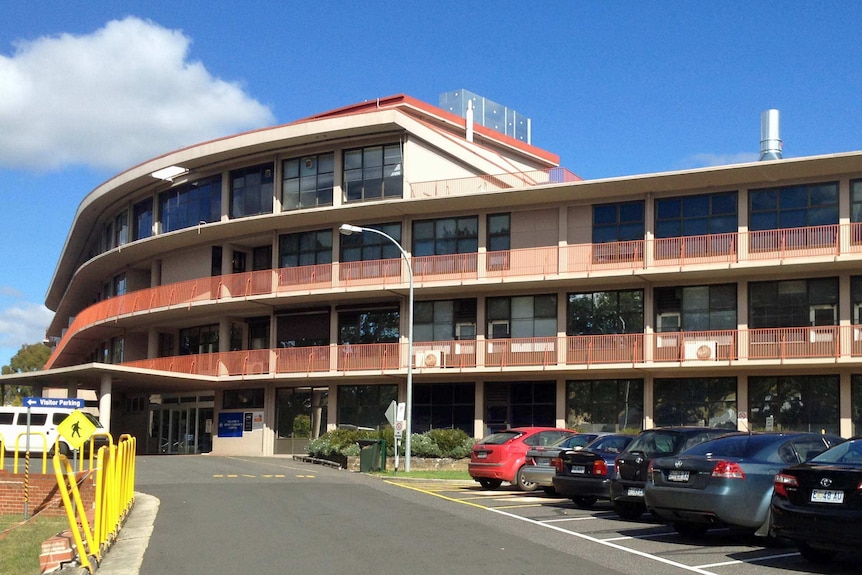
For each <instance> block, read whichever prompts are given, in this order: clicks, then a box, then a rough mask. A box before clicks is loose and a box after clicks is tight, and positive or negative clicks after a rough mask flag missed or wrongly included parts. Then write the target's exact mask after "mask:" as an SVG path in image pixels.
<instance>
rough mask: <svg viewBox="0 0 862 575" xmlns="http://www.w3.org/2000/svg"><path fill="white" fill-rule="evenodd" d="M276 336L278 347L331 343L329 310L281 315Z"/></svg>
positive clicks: (277, 323) (277, 322)
mask: <svg viewBox="0 0 862 575" xmlns="http://www.w3.org/2000/svg"><path fill="white" fill-rule="evenodd" d="M276 337H277V339H278V347H309V346H315V345H329V312H328V311H319V312H308V313H295V314H284V315H279V316H278V319H277V321H276Z"/></svg>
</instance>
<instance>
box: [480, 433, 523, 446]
mask: <svg viewBox="0 0 862 575" xmlns="http://www.w3.org/2000/svg"><path fill="white" fill-rule="evenodd" d="M519 435H521V434H520V433H518V432H516V431H501V432H500V433H492V434H491V435H489V436H488V437H486V438H485V439H483V440H482V441H480V442H479V443H481V444H484V445H503V444H504V443H506V442H507V441H509V440H510V439H515V438H516V437H518V436H519Z"/></svg>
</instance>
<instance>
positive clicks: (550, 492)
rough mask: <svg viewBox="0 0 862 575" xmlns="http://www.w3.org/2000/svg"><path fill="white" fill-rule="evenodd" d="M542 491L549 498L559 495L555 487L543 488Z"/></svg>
mask: <svg viewBox="0 0 862 575" xmlns="http://www.w3.org/2000/svg"><path fill="white" fill-rule="evenodd" d="M542 491H544V492H545V495H547V496H548V497H554V496H555V495H556V494H557V490H556V489H554V488H553V487H542Z"/></svg>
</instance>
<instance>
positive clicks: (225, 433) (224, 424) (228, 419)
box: [218, 413, 243, 437]
mask: <svg viewBox="0 0 862 575" xmlns="http://www.w3.org/2000/svg"><path fill="white" fill-rule="evenodd" d="M242 427H243V415H242V413H219V414H218V436H219V437H242Z"/></svg>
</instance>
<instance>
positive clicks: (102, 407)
mask: <svg viewBox="0 0 862 575" xmlns="http://www.w3.org/2000/svg"><path fill="white" fill-rule="evenodd" d="M111 388H112V384H111V376H110V375H109V374H107V373H106V374H103V375H102V384H101V388H100V390H99V421H101V422H102V427H104V428H105V429H106V430H108V431H109V432H110V431H111Z"/></svg>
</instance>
